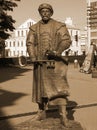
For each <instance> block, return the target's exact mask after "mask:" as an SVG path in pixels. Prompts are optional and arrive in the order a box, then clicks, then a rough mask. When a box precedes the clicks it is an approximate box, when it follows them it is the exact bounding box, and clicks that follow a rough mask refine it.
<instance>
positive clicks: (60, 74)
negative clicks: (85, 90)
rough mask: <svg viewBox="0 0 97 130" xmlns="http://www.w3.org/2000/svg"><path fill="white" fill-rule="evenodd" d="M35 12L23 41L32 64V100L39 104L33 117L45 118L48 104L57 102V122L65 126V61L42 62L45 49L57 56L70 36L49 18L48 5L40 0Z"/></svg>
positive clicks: (64, 28) (62, 26) (66, 47)
mask: <svg viewBox="0 0 97 130" xmlns="http://www.w3.org/2000/svg"><path fill="white" fill-rule="evenodd" d="M38 11H39V14H40V16H41V18H42V19H41V20H40V21H39V22H37V23H36V24H34V25H32V26H31V27H30V30H29V33H28V36H27V42H26V45H27V51H28V54H29V56H30V58H31V60H32V62H33V63H34V70H33V71H34V72H33V73H34V76H33V77H34V80H33V96H32V100H33V102H36V103H37V104H38V106H39V112H38V114H37V117H36V119H38V120H41V119H43V118H44V117H45V115H46V113H45V110H46V107H47V106H48V105H55V106H56V105H57V106H58V107H59V114H60V119H61V123H62V124H63V125H64V126H67V124H68V120H67V116H66V102H67V100H66V99H67V98H66V96H67V95H68V88H69V86H68V83H67V79H66V71H67V64H66V63H65V62H60V61H59V60H57V61H56V60H55V62H54V61H52V60H51V61H50V62H46V60H48V58H47V56H46V52H51V54H53V55H54V56H59V57H60V56H61V53H62V52H63V51H64V50H66V49H68V48H69V47H70V45H71V38H70V35H69V32H68V30H67V28H66V25H65V23H61V22H58V21H56V20H54V19H52V18H51V16H52V15H53V8H52V6H51V5H49V4H46V3H43V4H41V5H40V6H39V8H38ZM55 59H56V58H55ZM38 61H44V62H40V63H39V62H38Z"/></svg>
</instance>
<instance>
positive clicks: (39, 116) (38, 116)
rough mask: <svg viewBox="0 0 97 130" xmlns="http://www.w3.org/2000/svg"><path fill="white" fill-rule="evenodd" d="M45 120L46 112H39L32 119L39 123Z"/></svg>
mask: <svg viewBox="0 0 97 130" xmlns="http://www.w3.org/2000/svg"><path fill="white" fill-rule="evenodd" d="M45 118H46V111H45V110H39V111H38V112H37V114H36V115H35V116H34V117H33V118H32V120H33V121H40V120H44V119H45Z"/></svg>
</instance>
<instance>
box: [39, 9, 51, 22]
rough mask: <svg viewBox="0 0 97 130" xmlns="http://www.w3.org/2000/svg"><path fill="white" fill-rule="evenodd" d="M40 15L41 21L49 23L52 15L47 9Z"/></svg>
mask: <svg viewBox="0 0 97 130" xmlns="http://www.w3.org/2000/svg"><path fill="white" fill-rule="evenodd" d="M40 15H41V18H42V20H43V21H49V19H50V17H51V15H52V14H51V11H50V10H49V9H42V10H41V12H40Z"/></svg>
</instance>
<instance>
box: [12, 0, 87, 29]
mask: <svg viewBox="0 0 97 130" xmlns="http://www.w3.org/2000/svg"><path fill="white" fill-rule="evenodd" d="M41 3H48V4H51V5H52V7H53V10H54V14H53V16H52V18H53V19H56V20H59V21H62V22H65V19H66V17H71V18H72V20H73V24H74V25H75V27H77V28H80V29H83V28H84V27H85V26H86V22H87V18H86V15H87V12H86V11H87V9H86V6H87V4H86V0H21V1H20V2H17V4H18V7H15V8H14V11H13V12H11V13H10V14H11V15H12V16H13V19H15V20H16V23H15V27H18V26H20V25H21V24H22V23H24V22H25V21H26V20H27V19H29V18H31V19H33V20H34V21H35V22H38V21H39V20H40V19H41V17H40V15H39V12H38V7H39V5H40V4H41Z"/></svg>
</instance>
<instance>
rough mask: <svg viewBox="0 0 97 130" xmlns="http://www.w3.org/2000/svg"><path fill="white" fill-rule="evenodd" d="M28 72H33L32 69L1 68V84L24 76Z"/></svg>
mask: <svg viewBox="0 0 97 130" xmlns="http://www.w3.org/2000/svg"><path fill="white" fill-rule="evenodd" d="M26 71H31V69H29V68H27V67H23V68H20V67H0V73H1V74H0V83H2V82H5V81H7V80H10V79H15V78H16V77H17V76H23V73H24V72H26Z"/></svg>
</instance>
